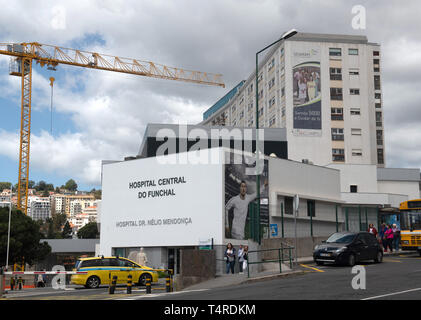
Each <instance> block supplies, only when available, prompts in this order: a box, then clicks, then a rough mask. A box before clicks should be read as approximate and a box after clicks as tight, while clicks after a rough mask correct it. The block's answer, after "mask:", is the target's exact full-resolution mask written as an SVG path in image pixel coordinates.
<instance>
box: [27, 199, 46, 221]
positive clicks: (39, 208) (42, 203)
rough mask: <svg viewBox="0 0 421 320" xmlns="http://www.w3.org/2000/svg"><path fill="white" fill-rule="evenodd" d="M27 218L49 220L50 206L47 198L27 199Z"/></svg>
mask: <svg viewBox="0 0 421 320" xmlns="http://www.w3.org/2000/svg"><path fill="white" fill-rule="evenodd" d="M27 212H28V216H29V217H31V218H32V220H46V219H48V218H51V205H50V199H49V198H48V197H45V198H43V197H35V196H30V197H28V210H27Z"/></svg>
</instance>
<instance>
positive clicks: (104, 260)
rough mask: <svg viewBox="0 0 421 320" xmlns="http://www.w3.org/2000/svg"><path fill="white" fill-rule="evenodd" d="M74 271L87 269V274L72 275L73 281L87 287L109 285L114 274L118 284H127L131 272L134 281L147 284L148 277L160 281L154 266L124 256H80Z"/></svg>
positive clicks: (153, 280)
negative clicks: (142, 264) (141, 263)
mask: <svg viewBox="0 0 421 320" xmlns="http://www.w3.org/2000/svg"><path fill="white" fill-rule="evenodd" d="M73 270H74V271H87V272H88V273H87V274H76V275H72V277H71V283H73V284H77V285H83V286H85V287H86V288H98V287H99V286H100V285H101V284H104V285H108V284H109V283H110V282H111V279H112V277H113V276H117V284H126V283H127V279H128V275H129V274H130V275H131V276H132V279H133V283H135V284H138V285H143V286H144V285H145V284H146V279H147V278H149V279H150V280H151V282H157V281H158V273H157V272H156V271H154V270H153V269H152V268H149V267H146V266H141V265H139V264H137V263H135V262H133V261H131V260H129V259H126V258H122V257H103V256H102V257H91V258H79V259H78V260H77V261H76V264H75V268H74V269H73Z"/></svg>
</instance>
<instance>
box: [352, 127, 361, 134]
mask: <svg viewBox="0 0 421 320" xmlns="http://www.w3.org/2000/svg"><path fill="white" fill-rule="evenodd" d="M351 134H352V135H353V136H360V135H361V129H359V128H351Z"/></svg>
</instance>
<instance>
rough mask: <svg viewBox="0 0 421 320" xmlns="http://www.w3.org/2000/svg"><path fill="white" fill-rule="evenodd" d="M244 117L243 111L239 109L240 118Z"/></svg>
mask: <svg viewBox="0 0 421 320" xmlns="http://www.w3.org/2000/svg"><path fill="white" fill-rule="evenodd" d="M243 118H244V111H241V112H240V119H243Z"/></svg>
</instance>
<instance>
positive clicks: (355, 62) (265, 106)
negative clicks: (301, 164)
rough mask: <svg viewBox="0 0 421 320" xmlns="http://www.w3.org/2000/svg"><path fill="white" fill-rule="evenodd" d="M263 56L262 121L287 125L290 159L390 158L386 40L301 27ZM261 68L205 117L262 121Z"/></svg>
mask: <svg viewBox="0 0 421 320" xmlns="http://www.w3.org/2000/svg"><path fill="white" fill-rule="evenodd" d="M260 61H261V62H260V64H259V74H258V93H257V95H258V105H259V110H258V113H259V126H260V127H269V128H286V132H287V141H288V158H289V159H291V160H295V161H302V160H308V161H309V162H312V163H314V164H317V165H323V166H325V165H329V164H332V163H344V164H375V165H377V166H378V167H384V166H385V149H384V130H383V104H382V91H381V75H380V64H381V51H380V45H379V44H376V43H370V42H368V40H367V38H366V37H365V36H350V35H331V34H312V33H298V34H296V35H295V36H293V37H291V38H289V39H287V40H285V41H282V42H280V43H279V44H278V45H276V46H274V47H273V49H272V50H270V51H269V52H268V54H267V55H266V56H265V57H260ZM255 74H256V72H255V70H254V71H253V72H252V73H251V75H250V77H249V78H248V79H247V80H246V81H242V82H240V83H239V84H238V85H237V86H236V87H235V88H234V89H235V90H234V89H233V90H234V91H235V94H233V90H231V91H230V92H229V93H228V94H227V96H228V95H229V99H223V98H221V99H220V100H218V102H217V103H216V104H215V105H214V106H212V107H211V108H209V110H208V111H206V112H205V114H204V120H203V122H202V123H201V124H202V125H210V126H215V125H226V126H234V127H235V126H239V127H255V126H256V79H255ZM222 102H225V103H222ZM210 110H211V111H212V112H209V111H210ZM205 115H206V116H205Z"/></svg>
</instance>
